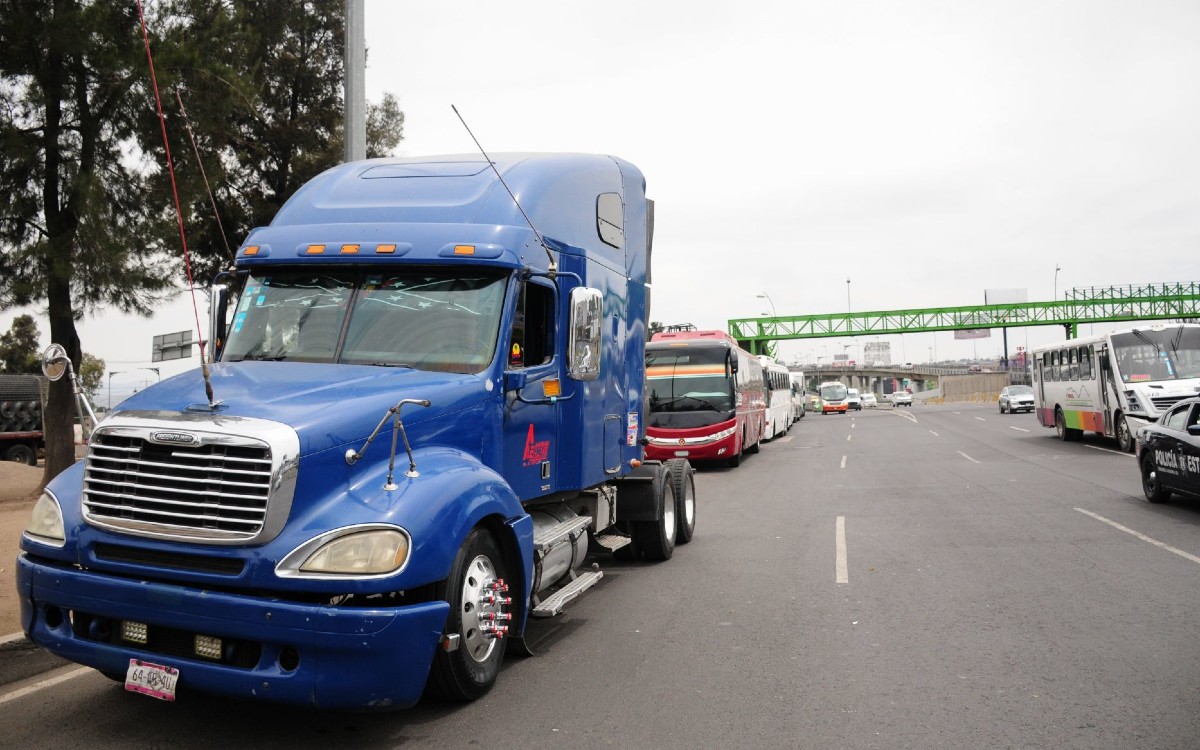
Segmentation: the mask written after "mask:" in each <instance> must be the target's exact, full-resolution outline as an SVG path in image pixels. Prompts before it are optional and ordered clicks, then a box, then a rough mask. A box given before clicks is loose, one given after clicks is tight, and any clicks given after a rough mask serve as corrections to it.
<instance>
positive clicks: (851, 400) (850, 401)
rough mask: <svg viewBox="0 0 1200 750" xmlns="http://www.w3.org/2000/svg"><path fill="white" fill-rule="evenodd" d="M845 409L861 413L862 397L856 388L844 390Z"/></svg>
mask: <svg viewBox="0 0 1200 750" xmlns="http://www.w3.org/2000/svg"><path fill="white" fill-rule="evenodd" d="M846 407H847V408H849V409H853V410H854V411H862V395H861V394H859V392H858V389H857V388H847V389H846Z"/></svg>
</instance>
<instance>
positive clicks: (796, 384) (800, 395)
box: [791, 372, 808, 424]
mask: <svg viewBox="0 0 1200 750" xmlns="http://www.w3.org/2000/svg"><path fill="white" fill-rule="evenodd" d="M791 377H792V422H793V424H794V423H795V422H798V421H799V420H801V419H804V415H805V413H806V412H807V411H808V394H806V393H805V392H804V373H802V372H793V373H792V376H791Z"/></svg>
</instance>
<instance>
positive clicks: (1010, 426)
mask: <svg viewBox="0 0 1200 750" xmlns="http://www.w3.org/2000/svg"><path fill="white" fill-rule="evenodd" d="M1008 429H1010V430H1020V431H1021V432H1029V430H1027V429H1025V428H1024V427H1013V426H1012V425H1009V426H1008Z"/></svg>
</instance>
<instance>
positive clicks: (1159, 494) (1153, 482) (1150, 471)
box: [1142, 456, 1171, 503]
mask: <svg viewBox="0 0 1200 750" xmlns="http://www.w3.org/2000/svg"><path fill="white" fill-rule="evenodd" d="M1142 492H1144V493H1146V499H1147V500H1149V501H1150V502H1152V503H1165V502H1166V501H1168V500H1170V499H1171V491H1170V490H1168V489H1166V488H1165V487H1163V486H1162V483H1161V482H1159V481H1158V472H1157V471H1155V466H1154V459H1153V458H1150V457H1149V456H1147V457H1146V459H1145V460H1143V461H1142Z"/></svg>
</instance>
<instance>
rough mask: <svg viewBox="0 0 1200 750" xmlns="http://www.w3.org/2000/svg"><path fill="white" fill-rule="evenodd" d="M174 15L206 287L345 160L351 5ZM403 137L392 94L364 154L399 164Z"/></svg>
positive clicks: (197, 265)
mask: <svg viewBox="0 0 1200 750" xmlns="http://www.w3.org/2000/svg"><path fill="white" fill-rule="evenodd" d="M167 8H168V11H167V14H166V17H165V18H164V20H163V23H162V29H163V33H164V39H163V41H162V43H161V47H162V49H163V63H162V68H163V73H162V75H161V76H160V83H164V85H167V86H168V88H169V89H170V90H171V91H176V90H178V91H179V92H180V97H179V98H180V100H181V101H182V103H183V106H184V107H185V108H186V111H187V114H188V121H189V123H190V126H191V132H192V134H193V135H194V138H195V148H194V149H193V145H192V141H191V140H190V139H189V138H188V131H187V128H186V127H183V125H184V124H185V123H184V122H182V118H180V117H179V116H178V115H179V111H180V110H179V107H178V106H177V102H176V101H175V99H174V97H173V96H172V101H171V102H170V104H171V106H170V107H168V109H169V111H170V116H171V119H172V121H173V123H174V125H175V126H176V127H174V128H172V129H171V137H172V139H173V142H172V144H171V151H172V154H173V155H174V156H175V159H176V170H177V175H178V176H179V178H180V179H181V181H182V182H183V185H184V192H185V194H186V196H187V203H188V205H187V209H186V212H187V215H188V219H189V237H188V245H189V248H190V250H191V252H192V254H193V259H192V262H193V270H194V272H195V275H196V277H197V278H199V279H208V278H210V277H211V276H212V274H213V273H215V272H216V271H217V270H220V269H221V268H224V267H227V266H228V265H229V263H230V261H232V249H233V248H235V247H236V246H237V245H238V243H239V242H240V241H241V240H242V239H243V238H244V237H245V236H246V234H247V233H249V231H250V230H251V229H253V228H254V227H256V226H264V225H266V224H268V223H270V221H271V218H272V217H273V216H274V215H275V213H276V212H277V211H278V210H279V208H280V207H281V206H282V205H283V204H284V202H285V201H286V200H287V199H288V198H289V197H291V195H292V193H294V192H295V191H296V190H297V189H298V188H299V187H300V186H301V185H303V184H304V183H305V182H307V181H308V180H309V179H311V178H312V177H314V176H316V175H317V174H319V173H320V172H323V171H325V170H326V169H329V168H330V167H333V166H335V165H337V164H339V163H340V162H341V161H342V160H343V156H344V129H343V126H344V119H345V118H344V111H345V109H344V106H343V100H342V97H343V89H342V87H343V77H344V76H343V72H344V65H343V51H344V49H345V32H344V23H343V20H344V18H343V14H344V10H345V3H344V0H261V1H260V2H255V3H230V2H223V1H222V0H175V2H173V3H171V4H169V5H168V6H167ZM403 131H404V114H403V113H402V112H401V111H400V108H399V104H398V102H397V100H396V98H395V96H393V95H392V94H385V95H384V98H383V101H382V102H381V103H380V104H378V105H371V106H369V109H368V113H367V155H368V156H382V155H386V154H388V153H390V152H391V151H392V150H393V149H394V148H395V147H396V145H397V144H399V142H400V140H401V139H402V138H403ZM145 147H146V148H147V149H148V150H155V151H157V150H159V149H160V146H159V145H158V144H155V143H152V142H148V143H146V144H145ZM197 154H198V155H199V160H200V163H201V164H203V175H207V177H208V181H209V183H210V185H211V186H212V196H211V197H210V196H209V194H208V192H207V191H206V190H205V188H204V185H203V175H202V174H201V172H200V168H199V166H198V165H197ZM214 203H215V210H214ZM222 230H223V231H222Z"/></svg>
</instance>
